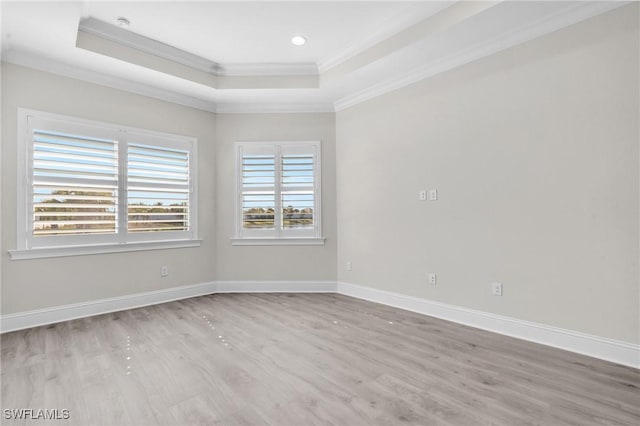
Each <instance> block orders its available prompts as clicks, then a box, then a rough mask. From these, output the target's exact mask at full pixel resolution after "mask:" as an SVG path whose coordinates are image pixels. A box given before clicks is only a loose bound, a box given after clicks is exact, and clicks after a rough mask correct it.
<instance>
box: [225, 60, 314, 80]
mask: <svg viewBox="0 0 640 426" xmlns="http://www.w3.org/2000/svg"><path fill="white" fill-rule="evenodd" d="M218 75H219V76H251V77H255V76H294V75H318V67H317V66H316V64H314V63H312V62H301V63H247V64H220V68H219V69H218Z"/></svg>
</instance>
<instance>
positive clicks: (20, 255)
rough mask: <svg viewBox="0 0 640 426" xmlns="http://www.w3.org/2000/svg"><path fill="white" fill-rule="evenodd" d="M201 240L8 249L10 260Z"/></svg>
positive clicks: (165, 246)
mask: <svg viewBox="0 0 640 426" xmlns="http://www.w3.org/2000/svg"><path fill="white" fill-rule="evenodd" d="M201 242H202V240H176V241H144V242H137V243H126V244H96V245H86V246H64V247H40V248H33V249H26V250H9V254H10V255H11V260H25V259H41V258H46V257H65V256H84V255H88V254H104V253H122V252H128V251H145V250H165V249H175V248H185V247H199V246H200V243H201Z"/></svg>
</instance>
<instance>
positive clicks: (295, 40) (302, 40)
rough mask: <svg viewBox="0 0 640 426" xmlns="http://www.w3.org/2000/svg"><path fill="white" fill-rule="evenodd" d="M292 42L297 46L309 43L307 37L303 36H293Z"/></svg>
mask: <svg viewBox="0 0 640 426" xmlns="http://www.w3.org/2000/svg"><path fill="white" fill-rule="evenodd" d="M291 43H292V44H294V45H296V46H303V45H305V44H306V43H307V38H306V37H302V36H293V37H292V38H291Z"/></svg>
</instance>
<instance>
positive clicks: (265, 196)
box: [240, 146, 276, 233]
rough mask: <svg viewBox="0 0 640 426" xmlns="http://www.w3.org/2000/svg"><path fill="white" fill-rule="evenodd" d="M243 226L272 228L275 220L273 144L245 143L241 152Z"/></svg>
mask: <svg viewBox="0 0 640 426" xmlns="http://www.w3.org/2000/svg"><path fill="white" fill-rule="evenodd" d="M240 174H241V176H240V181H241V191H240V204H241V206H240V208H241V211H242V219H241V222H242V228H243V229H244V230H245V232H247V233H249V232H251V230H265V229H266V230H273V229H275V224H276V196H275V194H276V161H275V146H262V147H249V146H247V147H245V148H244V149H242V151H241V154H240Z"/></svg>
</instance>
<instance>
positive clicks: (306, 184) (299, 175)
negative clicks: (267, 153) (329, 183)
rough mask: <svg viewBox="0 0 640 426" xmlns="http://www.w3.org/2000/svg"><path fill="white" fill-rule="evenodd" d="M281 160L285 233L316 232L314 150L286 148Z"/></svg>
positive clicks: (295, 146) (311, 146)
mask: <svg viewBox="0 0 640 426" xmlns="http://www.w3.org/2000/svg"><path fill="white" fill-rule="evenodd" d="M280 151H281V156H280V157H281V158H280V164H281V167H280V176H281V178H280V202H281V206H282V229H283V230H309V229H313V228H314V213H315V210H316V206H315V192H316V191H315V146H314V145H310V146H298V145H293V146H291V145H285V146H282V147H281V149H280Z"/></svg>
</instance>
